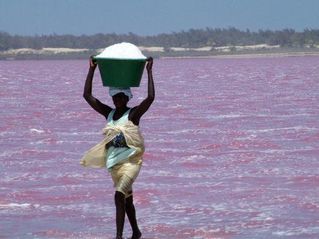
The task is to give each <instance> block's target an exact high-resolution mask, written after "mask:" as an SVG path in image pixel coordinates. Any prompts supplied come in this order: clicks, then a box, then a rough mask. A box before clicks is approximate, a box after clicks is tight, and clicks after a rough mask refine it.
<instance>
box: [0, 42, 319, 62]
mask: <svg viewBox="0 0 319 239" xmlns="http://www.w3.org/2000/svg"><path fill="white" fill-rule="evenodd" d="M139 48H140V49H141V50H142V51H143V52H144V53H145V55H148V56H153V57H156V58H258V57H288V56H318V55H319V49H318V48H314V49H308V48H305V49H283V48H280V47H279V46H278V45H276V46H269V45H265V44H261V45H251V46H225V47H215V48H213V47H201V48H181V47H171V48H164V47H146V46H139ZM101 50H103V49H95V50H94V49H85V48H82V49H73V48H42V49H31V48H21V49H9V50H7V51H0V59H3V60H15V59H66V58H67V59H82V58H87V57H88V56H90V55H94V54H97V53H99V52H101Z"/></svg>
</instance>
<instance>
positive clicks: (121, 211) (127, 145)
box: [81, 57, 155, 239]
mask: <svg viewBox="0 0 319 239" xmlns="http://www.w3.org/2000/svg"><path fill="white" fill-rule="evenodd" d="M152 66H153V58H151V57H150V58H148V59H147V65H146V69H147V73H148V95H147V97H146V99H144V100H143V101H142V102H141V104H139V105H138V106H135V107H133V108H129V107H128V106H127V103H128V101H129V100H130V98H131V97H132V93H131V91H130V89H129V88H126V89H123V88H110V91H109V93H110V96H112V99H113V103H114V106H115V109H112V108H111V107H110V106H108V105H105V104H103V103H101V102H100V101H99V100H98V99H96V98H95V97H94V96H93V95H92V80H93V75H94V71H95V68H96V64H95V63H94V62H93V60H92V58H91V59H90V68H89V72H88V74H87V78H86V82H85V86H84V94H83V96H84V98H85V100H86V101H87V102H88V103H89V105H90V106H91V107H92V108H93V109H94V110H96V111H97V112H98V113H100V114H102V115H103V116H104V117H105V118H106V119H107V122H108V123H107V126H106V127H105V128H104V134H105V138H104V140H103V141H102V142H100V143H99V144H98V145H96V146H95V147H93V148H92V149H90V150H89V151H88V152H87V153H86V155H85V156H84V157H83V158H82V161H81V164H82V165H84V166H93V167H94V166H95V167H103V166H104V167H105V166H106V167H107V168H108V170H109V172H110V173H111V175H112V179H113V181H114V186H115V188H116V191H115V196H114V199H115V206H116V230H117V233H116V238H117V239H121V238H122V234H123V227H124V220H125V213H126V214H127V217H128V219H129V221H130V224H131V227H132V231H133V234H132V239H138V238H141V236H142V233H141V232H140V230H139V227H138V225H137V220H136V214H135V207H134V204H133V194H132V193H133V192H132V184H133V182H134V180H135V179H136V177H137V175H138V173H139V171H140V168H141V164H142V154H143V152H144V142H143V138H142V136H141V134H140V131H139V127H138V125H139V123H140V119H141V117H142V116H143V115H144V113H145V112H146V111H147V110H148V109H149V107H150V106H151V104H152V103H153V101H154V98H155V89H154V82H153V75H152ZM97 158H98V159H97ZM101 159H104V160H105V161H104V162H103V161H101ZM99 160H100V161H99ZM90 161H91V162H90Z"/></svg>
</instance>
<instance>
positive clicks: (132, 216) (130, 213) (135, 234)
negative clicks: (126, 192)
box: [125, 194, 142, 239]
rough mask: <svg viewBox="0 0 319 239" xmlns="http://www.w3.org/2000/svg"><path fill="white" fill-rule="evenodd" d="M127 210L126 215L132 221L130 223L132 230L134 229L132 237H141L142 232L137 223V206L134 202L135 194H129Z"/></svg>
mask: <svg viewBox="0 0 319 239" xmlns="http://www.w3.org/2000/svg"><path fill="white" fill-rule="evenodd" d="M125 211H126V215H127V217H128V220H129V221H130V224H131V227H132V231H133V234H132V239H139V238H141V236H142V233H141V231H140V229H139V228H138V225H137V220H136V212H135V207H134V204H133V194H132V195H131V196H129V197H128V198H126V202H125Z"/></svg>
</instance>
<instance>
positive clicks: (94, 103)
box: [83, 57, 112, 117]
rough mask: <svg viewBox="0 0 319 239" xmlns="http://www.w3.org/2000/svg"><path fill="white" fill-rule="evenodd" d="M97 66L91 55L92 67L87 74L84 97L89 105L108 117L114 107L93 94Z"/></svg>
mask: <svg viewBox="0 0 319 239" xmlns="http://www.w3.org/2000/svg"><path fill="white" fill-rule="evenodd" d="M95 68H96V63H94V62H93V60H92V57H91V58H90V68H89V72H88V74H87V77H86V81H85V85H84V92H83V97H84V99H85V100H86V102H88V103H89V105H90V106H91V107H92V108H93V109H94V110H96V111H97V112H98V113H100V114H102V115H104V116H105V117H107V116H108V115H109V113H110V112H111V110H112V108H111V107H109V106H108V105H105V104H103V103H101V102H100V101H99V100H98V99H96V98H95V97H94V96H93V95H92V81H93V76H94V71H95Z"/></svg>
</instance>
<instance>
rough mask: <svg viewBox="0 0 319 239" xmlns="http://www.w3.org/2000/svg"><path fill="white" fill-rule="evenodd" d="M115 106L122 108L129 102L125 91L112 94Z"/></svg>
mask: <svg viewBox="0 0 319 239" xmlns="http://www.w3.org/2000/svg"><path fill="white" fill-rule="evenodd" d="M112 99H113V103H114V106H115V107H116V108H122V107H125V106H126V105H127V102H128V101H129V98H128V96H127V95H125V94H124V93H118V94H116V95H114V96H112Z"/></svg>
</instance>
